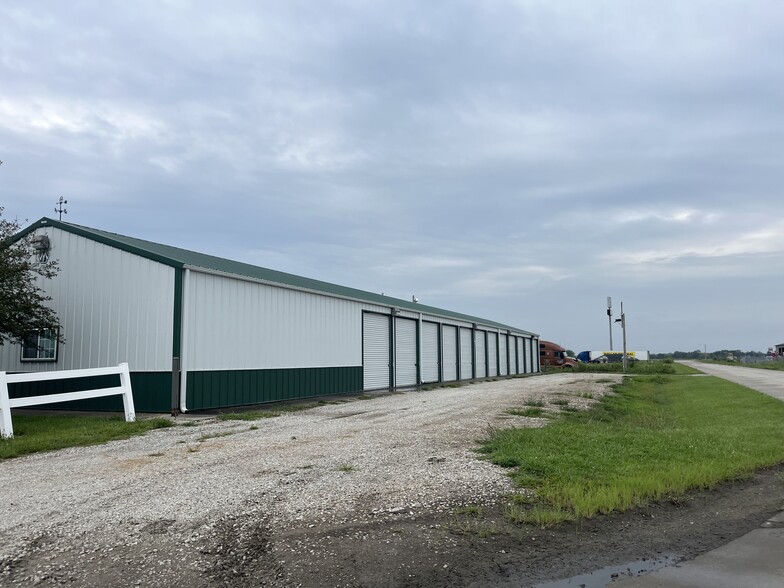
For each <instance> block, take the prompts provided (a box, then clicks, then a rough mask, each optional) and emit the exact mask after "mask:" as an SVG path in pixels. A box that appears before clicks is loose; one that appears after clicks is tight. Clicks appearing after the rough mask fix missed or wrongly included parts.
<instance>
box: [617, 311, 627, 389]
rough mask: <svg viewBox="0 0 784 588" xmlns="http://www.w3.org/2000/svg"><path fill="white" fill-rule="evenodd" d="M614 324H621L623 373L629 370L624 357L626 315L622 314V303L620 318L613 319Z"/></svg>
mask: <svg viewBox="0 0 784 588" xmlns="http://www.w3.org/2000/svg"><path fill="white" fill-rule="evenodd" d="M615 322H616V323H621V329H622V330H623V373H624V374H625V373H626V371H627V370H628V369H629V358H628V357H627V356H626V313H625V312H623V302H621V318H619V319H615Z"/></svg>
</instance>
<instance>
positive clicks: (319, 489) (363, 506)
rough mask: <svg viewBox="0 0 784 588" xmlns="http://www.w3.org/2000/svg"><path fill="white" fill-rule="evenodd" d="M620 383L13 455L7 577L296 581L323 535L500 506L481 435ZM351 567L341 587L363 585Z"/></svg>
mask: <svg viewBox="0 0 784 588" xmlns="http://www.w3.org/2000/svg"><path fill="white" fill-rule="evenodd" d="M619 380H620V377H619V376H612V375H607V374H595V375H594V374H552V375H543V376H537V377H528V378H514V379H507V380H499V381H494V382H484V383H479V384H467V385H464V386H461V387H453V388H451V387H445V388H438V389H434V390H428V391H410V392H405V393H396V394H389V395H384V396H379V397H375V398H373V399H370V400H354V401H350V402H340V403H335V404H324V405H322V406H319V407H316V408H313V409H310V410H306V411H302V412H292V413H285V414H283V415H282V416H280V417H277V418H268V419H261V420H258V421H253V422H247V421H217V420H215V419H203V420H194V421H185V422H187V423H188V426H176V427H173V428H170V429H161V430H156V431H153V432H150V433H148V434H146V435H144V436H142V437H134V438H132V439H129V440H126V441H117V442H112V443H108V444H105V445H101V446H95V447H84V448H72V449H67V450H61V451H56V452H51V453H44V454H38V455H32V456H28V457H24V458H19V459H13V460H7V461H5V462H2V463H0V478H1V479H2V486H3V516H2V517H1V518H0V584H3V585H33V584H35V585H41V586H57V585H62V584H70V585H77V586H127V585H144V586H148V585H155V586H174V585H190V586H208V585H215V584H218V585H248V586H251V585H254V586H265V585H281V586H290V585H291V586H293V585H300V582H299V580H298V577H299V575H300V574H301V572H302V569H303V566H310V568H311V571H312V569H313V568H314V566H315V567H318V562H319V558H329V557H330V548H331V547H330V542H329V537H330V535H329V529H343V530H345V529H346V528H348V527H350V528H351V529H356V533H359V534H360V535H361V534H362V533H367V530H366V529H364V530H363V527H365V526H369V527H368V528H370V527H372V526H373V525H377V524H378V523H384V524H394V523H397V522H404V521H409V522H410V521H416V520H418V519H419V518H420V517H426V516H428V517H429V516H431V515H433V514H434V513H439V512H449V511H453V510H454V509H455V508H457V507H460V506H468V505H472V506H473V505H487V504H493V503H495V502H497V501H498V500H499V497H500V496H501V495H503V494H504V493H506V492H509V491H510V490H512V486H511V484H510V481H509V478H508V477H507V476H506V472H505V471H504V470H502V469H501V468H498V467H496V466H493V465H491V464H489V463H487V462H485V461H482V460H480V459H478V458H477V454H476V453H475V452H474V450H475V449H476V447H477V443H476V442H477V440H478V439H480V438H482V437H483V436H485V435H486V434H487V432H488V430H489V428H491V427H508V426H513V425H514V426H542V425H543V424H544V423H545V422H546V421H545V420H543V419H532V418H526V417H515V416H511V415H509V414H507V413H506V412H505V411H506V410H507V409H510V408H521V407H524V404H525V402H526V401H530V400H534V399H537V400H542V401H544V402H545V405H546V407H547V409H548V410H552V411H556V410H557V409H558V408H559V407H558V406H556V405H552V404H549V403H548V401H550V400H554V399H559V400H563V399H564V398H568V400H569V402H570V404H571V405H572V406H581V405H582V406H587V404H589V403H591V402H594V401H595V399H597V398H599V397H601V396H602V395H603V394H604V393H606V392H607V391H608V390H609V387H610V386H611V384H612V383H613V382H617V381H619ZM585 396H590V397H592V399H591V398H585ZM183 420H184V419H180V421H179V422H182V421H183ZM178 424H179V423H178ZM315 531H318V536H319V537H320V539H319V540H318V541H315V540H309V536H310V535H314V536H315ZM354 572H356V570H354V571H352V570H346V575H345V578H344V579H345V585H359V584H357V583H354V584H352V581H351V580H350V578H351V577H352V576H351V574H352V573H354ZM346 578H347V579H346ZM341 581H343V580H341ZM324 585H325V586H329V585H338V584H337V583H335V582H332V581H330V580H326V579H325V584H324Z"/></svg>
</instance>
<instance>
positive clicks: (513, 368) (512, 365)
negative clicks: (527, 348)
mask: <svg viewBox="0 0 784 588" xmlns="http://www.w3.org/2000/svg"><path fill="white" fill-rule="evenodd" d="M509 373H510V374H516V373H518V372H517V337H515V336H514V335H509Z"/></svg>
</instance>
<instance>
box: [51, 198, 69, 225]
mask: <svg viewBox="0 0 784 588" xmlns="http://www.w3.org/2000/svg"><path fill="white" fill-rule="evenodd" d="M55 204H57V205H58V207H57V208H55V209H54V211H55V212H59V213H60V220H63V213H65V214H68V211H67V210H66V209H65V208H63V204H68V201H67V200H63V197H62V196H60V200H58V201H57V202H55Z"/></svg>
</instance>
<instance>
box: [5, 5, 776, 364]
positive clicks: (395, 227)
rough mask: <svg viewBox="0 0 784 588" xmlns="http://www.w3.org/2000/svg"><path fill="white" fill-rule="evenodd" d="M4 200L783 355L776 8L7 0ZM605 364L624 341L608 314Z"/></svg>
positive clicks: (449, 297) (430, 292)
mask: <svg viewBox="0 0 784 588" xmlns="http://www.w3.org/2000/svg"><path fill="white" fill-rule="evenodd" d="M0 30H2V31H3V33H2V35H0V160H2V162H3V163H2V165H0V206H2V207H4V209H5V210H4V212H3V216H4V217H5V218H11V219H13V218H16V219H18V220H19V222H20V223H21V224H22V225H23V226H24V225H26V224H27V223H28V222H34V221H36V220H38V219H39V218H41V217H43V216H48V217H52V218H57V216H58V215H57V213H55V211H54V209H55V207H56V203H57V201H58V199H59V198H60V197H63V198H64V199H66V200H67V201H68V204H67V205H66V206H65V208H66V209H67V214H65V215H63V220H64V221H67V222H72V223H76V224H80V225H85V226H89V227H93V228H97V229H102V230H107V231H113V232H117V233H120V234H124V235H130V236H133V237H138V238H143V239H148V240H151V241H155V242H159V243H165V244H168V245H175V246H178V247H184V248H186V249H192V250H195V251H200V252H205V253H209V254H213V255H218V256H221V257H227V258H230V259H235V260H239V261H244V262H248V263H252V264H255V265H261V266H264V267H269V268H272V269H277V270H281V271H286V272H290V273H294V274H298V275H304V276H307V277H311V278H316V279H320V280H325V281H328V282H333V283H337V284H342V285H346V286H351V287H355V288H359V289H362V290H367V291H371V292H378V293H380V292H384V293H385V294H386V295H388V296H396V297H399V298H404V299H409V300H410V299H411V296H412V295H415V296H416V297H417V298H418V299H419V301H420V302H422V303H425V304H428V305H432V306H437V307H441V308H447V309H450V310H454V311H457V312H463V313H467V314H472V315H475V316H481V317H485V318H488V319H492V320H495V321H499V322H503V323H506V324H509V325H513V326H515V327H517V328H520V329H524V330H526V331H531V332H534V333H538V334H540V335H541V337H542V338H543V339H549V340H552V341H556V342H558V343H560V344H561V345H563V346H564V347H567V348H569V349H574V350H576V351H580V350H586V349H590V350H602V349H607V348H608V347H609V336H610V326H609V325H610V323H609V321H608V317H607V314H606V307H607V297H608V296H610V297H612V303H613V314H614V316H613V318H618V317H619V316H620V304H621V302H623V304H624V311H625V313H626V324H627V345H628V348H629V349H631V350H649V351H651V352H653V353H662V352H669V351H675V350H682V351H691V350H695V349H700V350H703V349H707V350H708V351H712V350H719V349H742V350H761V351H765V350H766V349H767V348H768V347H769V346H772V345H775V344H777V343H781V342H782V341H784V321H783V320H782V316H784V314H783V313H782V311H781V310H780V308H781V304H782V303H781V301H780V300H779V299H778V296H779V295H781V293H782V291H784V247H783V246H784V240H782V233H784V199H782V186H783V185H784V165H782V163H783V161H782V158H783V156H784V2H782V1H781V0H744V1H742V2H741V1H740V0H737V1H723V0H710V1H707V0H706V1H703V0H689V2H683V1H682V0H654V1H648V0H640V1H635V2H628V1H626V0H610V1H608V0H592V1H591V2H585V1H584V0H560V1H552V0H518V1H512V0H484V1H476V0H465V1H463V0H450V1H449V2H446V1H442V0H428V1H423V0H419V1H410V0H394V1H386V0H378V1H375V2H367V1H359V0H345V1H338V0H311V1H301V0H280V1H278V0H258V1H243V0H223V1H222V2H199V1H194V2H184V1H179V0H168V1H163V0H160V1H155V2H151V1H145V0H137V1H134V2H125V3H119V2H103V1H98V0H94V1H89V0H88V1H79V0H74V1H72V2H60V1H59V0H42V1H40V2H35V3H30V2H24V1H21V0H20V1H13V0H12V1H9V2H4V3H3V4H2V5H0ZM612 331H613V343H614V348H615V349H620V348H621V347H622V345H621V341H622V333H621V329H620V325H614V326H613V327H612Z"/></svg>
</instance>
